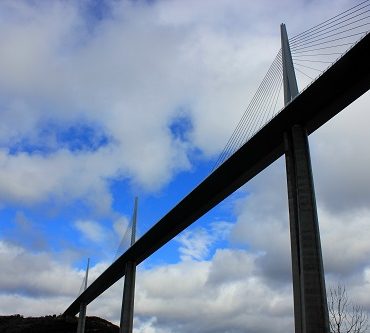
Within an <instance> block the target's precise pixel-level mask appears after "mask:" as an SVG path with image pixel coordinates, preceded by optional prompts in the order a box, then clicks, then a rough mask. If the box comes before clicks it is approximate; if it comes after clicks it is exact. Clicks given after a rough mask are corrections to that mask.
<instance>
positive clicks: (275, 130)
mask: <svg viewBox="0 0 370 333" xmlns="http://www.w3.org/2000/svg"><path fill="white" fill-rule="evenodd" d="M366 2H367V1H365V3H366ZM281 38H282V52H281V54H282V59H283V63H282V69H283V75H282V77H283V78H284V94H285V95H284V96H285V98H284V100H285V107H284V108H283V109H282V110H281V111H280V112H279V113H278V114H277V115H275V116H274V117H273V118H272V119H271V120H269V121H268V122H267V123H266V124H264V125H263V126H262V127H261V128H260V129H259V130H258V131H257V132H256V133H253V135H252V136H251V137H250V138H249V139H248V140H247V141H246V142H243V143H242V145H241V146H240V147H237V148H236V149H234V150H235V151H232V153H231V154H230V156H226V155H227V154H224V156H226V157H223V158H222V161H221V163H220V164H219V165H217V167H216V168H215V169H214V171H213V172H212V173H211V174H210V175H209V176H208V177H207V178H206V179H204V180H203V181H202V182H201V183H200V184H199V185H198V186H197V187H196V188H194V189H193V190H192V191H191V192H190V193H189V194H188V195H187V196H185V197H184V198H183V199H182V200H181V201H180V202H179V203H178V204H177V205H176V206H175V207H173V208H172V209H171V210H170V211H169V212H168V213H167V214H166V215H165V216H163V217H162V218H161V219H160V220H159V221H158V222H157V223H156V224H155V225H154V226H153V227H152V228H151V229H150V230H149V231H148V232H147V233H145V234H144V235H143V236H142V237H141V238H140V239H138V240H137V241H136V242H134V243H133V244H132V246H131V247H130V248H129V249H128V250H127V251H126V252H125V253H123V254H122V255H121V256H120V257H119V258H118V259H117V260H116V261H115V262H114V263H113V264H112V265H111V266H109V267H108V268H107V269H106V270H105V271H104V272H103V273H102V274H101V275H100V276H99V277H98V278H97V279H96V280H95V281H94V282H93V283H92V284H91V285H90V286H89V287H88V288H87V289H86V290H85V291H84V292H83V293H82V294H81V295H80V296H79V297H77V298H76V299H75V300H74V301H73V303H72V304H71V305H70V306H69V307H68V308H67V310H66V311H65V315H76V314H77V313H78V312H79V311H80V306H81V304H84V305H87V304H89V303H90V302H92V301H93V300H94V299H96V298H97V297H98V296H99V295H101V294H102V293H103V292H104V291H105V290H106V289H108V288H109V287H110V286H112V285H113V284H114V283H115V282H117V281H118V280H119V279H120V278H122V277H123V276H125V275H126V278H127V275H132V274H133V278H134V275H135V274H134V273H132V272H134V269H135V267H136V265H138V264H140V263H141V262H142V261H144V260H145V259H146V258H148V257H149V256H150V255H152V254H153V253H154V252H155V251H157V250H158V249H159V248H161V247H162V246H163V245H164V244H166V243H167V242H168V241H170V240H171V239H173V238H174V237H175V236H176V235H178V234H179V233H180V232H181V231H183V230H184V229H186V228H187V227H188V226H190V225H191V224H192V223H194V222H195V221H197V220H198V219H199V218H200V217H201V216H203V215H204V214H206V213H207V212H208V211H209V210H211V209H212V208H213V207H215V206H216V205H217V204H219V203H220V202H221V201H222V200H224V199H225V198H227V197H228V196H229V195H230V194H232V193H233V192H234V191H236V190H237V189H238V188H240V187H241V186H242V185H244V184H245V183H247V182H248V181H249V180H251V179H252V178H253V177H255V176H256V175H257V174H259V173H260V172H261V171H262V170H264V169H265V168H266V167H268V166H269V165H270V164H271V163H273V162H274V161H275V160H276V159H278V158H279V157H281V156H282V155H284V154H285V156H286V165H287V182H288V196H289V213H290V214H289V215H290V228H291V247H292V265H293V291H294V309H295V331H296V333H298V332H310V333H311V332H312V333H313V332H328V318H327V308H326V295H325V282H324V276H323V269H322V258H321V247H320V241H319V231H318V224H317V214H316V206H315V195H314V189H313V182H312V174H311V165H310V159H309V150H308V142H307V136H308V135H309V134H311V133H313V132H314V131H315V130H317V129H318V128H320V127H321V126H322V125H324V124H325V123H326V122H328V121H329V120H330V119H331V118H333V117H334V116H335V115H336V114H338V113H339V112H341V111H342V110H343V109H344V108H346V107H347V106H348V105H349V104H351V103H352V102H353V101H355V100H356V99H357V98H359V97H360V96H361V95H362V94H364V93H365V92H366V91H368V90H369V88H370V62H369V56H370V34H368V33H366V34H365V35H364V36H363V37H362V38H361V39H360V40H359V41H358V42H357V43H356V44H355V45H354V46H353V47H352V48H350V49H349V50H348V51H347V52H346V53H345V54H343V55H342V56H341V57H340V58H339V59H338V60H337V61H336V62H335V63H334V64H333V65H332V66H330V67H329V68H328V69H327V70H326V71H325V72H324V73H323V74H322V75H321V76H320V77H319V78H318V79H316V80H315V81H314V82H313V83H312V84H311V85H309V86H308V87H307V88H306V89H305V90H303V91H302V92H301V93H299V94H298V90H297V88H296V82H295V73H294V69H293V66H292V56H291V49H290V45H289V40H288V38H287V34H286V31H285V26H284V25H282V27H281ZM293 43H294V42H292V44H293ZM306 226H309V228H308V229H309V230H306V229H305V228H306ZM307 238H309V239H310V240H309V241H307ZM308 266H312V267H311V268H307V267H308ZM130 267H131V268H130ZM125 283H126V279H125ZM131 297H133V295H131ZM310 297H311V298H310ZM131 316H132V313H131ZM131 329H132V326H131ZM129 331H130V330H128V332H129Z"/></svg>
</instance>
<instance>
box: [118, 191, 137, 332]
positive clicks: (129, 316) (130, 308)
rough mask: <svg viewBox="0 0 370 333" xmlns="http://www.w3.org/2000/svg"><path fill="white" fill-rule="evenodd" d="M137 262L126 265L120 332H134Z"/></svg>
mask: <svg viewBox="0 0 370 333" xmlns="http://www.w3.org/2000/svg"><path fill="white" fill-rule="evenodd" d="M137 205H138V198H137V197H136V198H135V205H134V213H133V216H132V233H131V246H132V245H133V244H134V243H135V239H136V238H135V237H136V223H137ZM135 277H136V262H134V261H128V262H127V263H126V265H125V284H124V286H123V297H122V308H121V322H120V328H119V332H120V333H123V332H124V333H132V329H133V321H134V298H135Z"/></svg>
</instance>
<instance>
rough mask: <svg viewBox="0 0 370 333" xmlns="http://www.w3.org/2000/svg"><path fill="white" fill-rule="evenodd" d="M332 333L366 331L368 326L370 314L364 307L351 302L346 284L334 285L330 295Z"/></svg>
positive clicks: (358, 332) (329, 307)
mask: <svg viewBox="0 0 370 333" xmlns="http://www.w3.org/2000/svg"><path fill="white" fill-rule="evenodd" d="M328 310H329V321H330V332H331V333H364V332H366V331H367V328H368V314H367V313H366V312H365V311H364V309H363V307H361V306H359V305H354V304H353V303H351V302H350V301H349V299H348V296H347V291H346V288H345V287H344V286H341V285H338V286H337V287H336V288H334V287H332V288H330V290H329V295H328Z"/></svg>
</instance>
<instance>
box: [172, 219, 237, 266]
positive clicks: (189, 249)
mask: <svg viewBox="0 0 370 333" xmlns="http://www.w3.org/2000/svg"><path fill="white" fill-rule="evenodd" d="M231 228H232V224H231V223H228V222H214V223H212V224H211V225H210V229H209V230H208V229H206V228H196V229H194V230H185V231H184V232H182V233H181V234H180V235H179V236H177V237H176V241H177V242H179V243H180V247H179V252H180V258H181V260H204V259H207V257H208V256H209V254H210V248H211V246H212V245H213V244H214V243H215V242H216V241H218V240H223V239H226V238H227V236H228V234H229V232H230V230H231Z"/></svg>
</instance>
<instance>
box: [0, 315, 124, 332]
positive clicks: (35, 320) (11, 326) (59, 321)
mask: <svg viewBox="0 0 370 333" xmlns="http://www.w3.org/2000/svg"><path fill="white" fill-rule="evenodd" d="M76 330H77V317H71V318H64V317H62V316H56V315H53V316H46V317H29V318H24V317H23V316H21V315H12V316H0V333H76ZM118 330H119V328H118V326H116V325H114V324H112V323H110V322H109V321H107V320H104V319H101V318H98V317H87V318H86V326H85V333H92V332H99V333H100V332H101V333H118Z"/></svg>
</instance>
